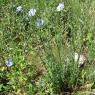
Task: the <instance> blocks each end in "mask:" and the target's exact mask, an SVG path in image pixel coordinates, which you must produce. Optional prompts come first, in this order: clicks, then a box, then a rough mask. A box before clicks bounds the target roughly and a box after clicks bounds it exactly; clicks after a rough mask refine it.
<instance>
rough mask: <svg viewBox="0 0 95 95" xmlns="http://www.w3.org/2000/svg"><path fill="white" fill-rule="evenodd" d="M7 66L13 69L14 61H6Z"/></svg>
mask: <svg viewBox="0 0 95 95" xmlns="http://www.w3.org/2000/svg"><path fill="white" fill-rule="evenodd" d="M5 64H6V65H7V67H11V66H12V65H13V61H12V59H8V60H6V62H5Z"/></svg>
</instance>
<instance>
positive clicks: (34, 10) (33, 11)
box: [28, 8, 36, 16]
mask: <svg viewBox="0 0 95 95" xmlns="http://www.w3.org/2000/svg"><path fill="white" fill-rule="evenodd" d="M35 13H36V9H34V8H33V9H30V10H29V12H28V16H34V15H35Z"/></svg>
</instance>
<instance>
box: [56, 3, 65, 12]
mask: <svg viewBox="0 0 95 95" xmlns="http://www.w3.org/2000/svg"><path fill="white" fill-rule="evenodd" d="M63 9H64V3H59V5H58V6H57V11H61V10H63Z"/></svg>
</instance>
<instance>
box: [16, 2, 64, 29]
mask: <svg viewBox="0 0 95 95" xmlns="http://www.w3.org/2000/svg"><path fill="white" fill-rule="evenodd" d="M63 9H64V3H63V2H62V3H59V5H58V6H57V11H62V10H63ZM22 11H23V10H22V7H21V6H18V7H17V8H16V12H17V13H20V12H22ZM36 12H37V11H36V9H35V8H31V9H30V10H29V11H28V17H33V16H35V15H36ZM36 25H37V26H38V27H40V26H42V25H44V20H43V19H37V20H36Z"/></svg>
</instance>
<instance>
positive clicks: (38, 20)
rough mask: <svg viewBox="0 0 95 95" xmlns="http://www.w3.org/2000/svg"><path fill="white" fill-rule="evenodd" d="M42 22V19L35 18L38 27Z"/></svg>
mask: <svg viewBox="0 0 95 95" xmlns="http://www.w3.org/2000/svg"><path fill="white" fill-rule="evenodd" d="M43 24H44V20H43V19H37V21H36V25H37V26H38V27H40V26H42V25H43Z"/></svg>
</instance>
